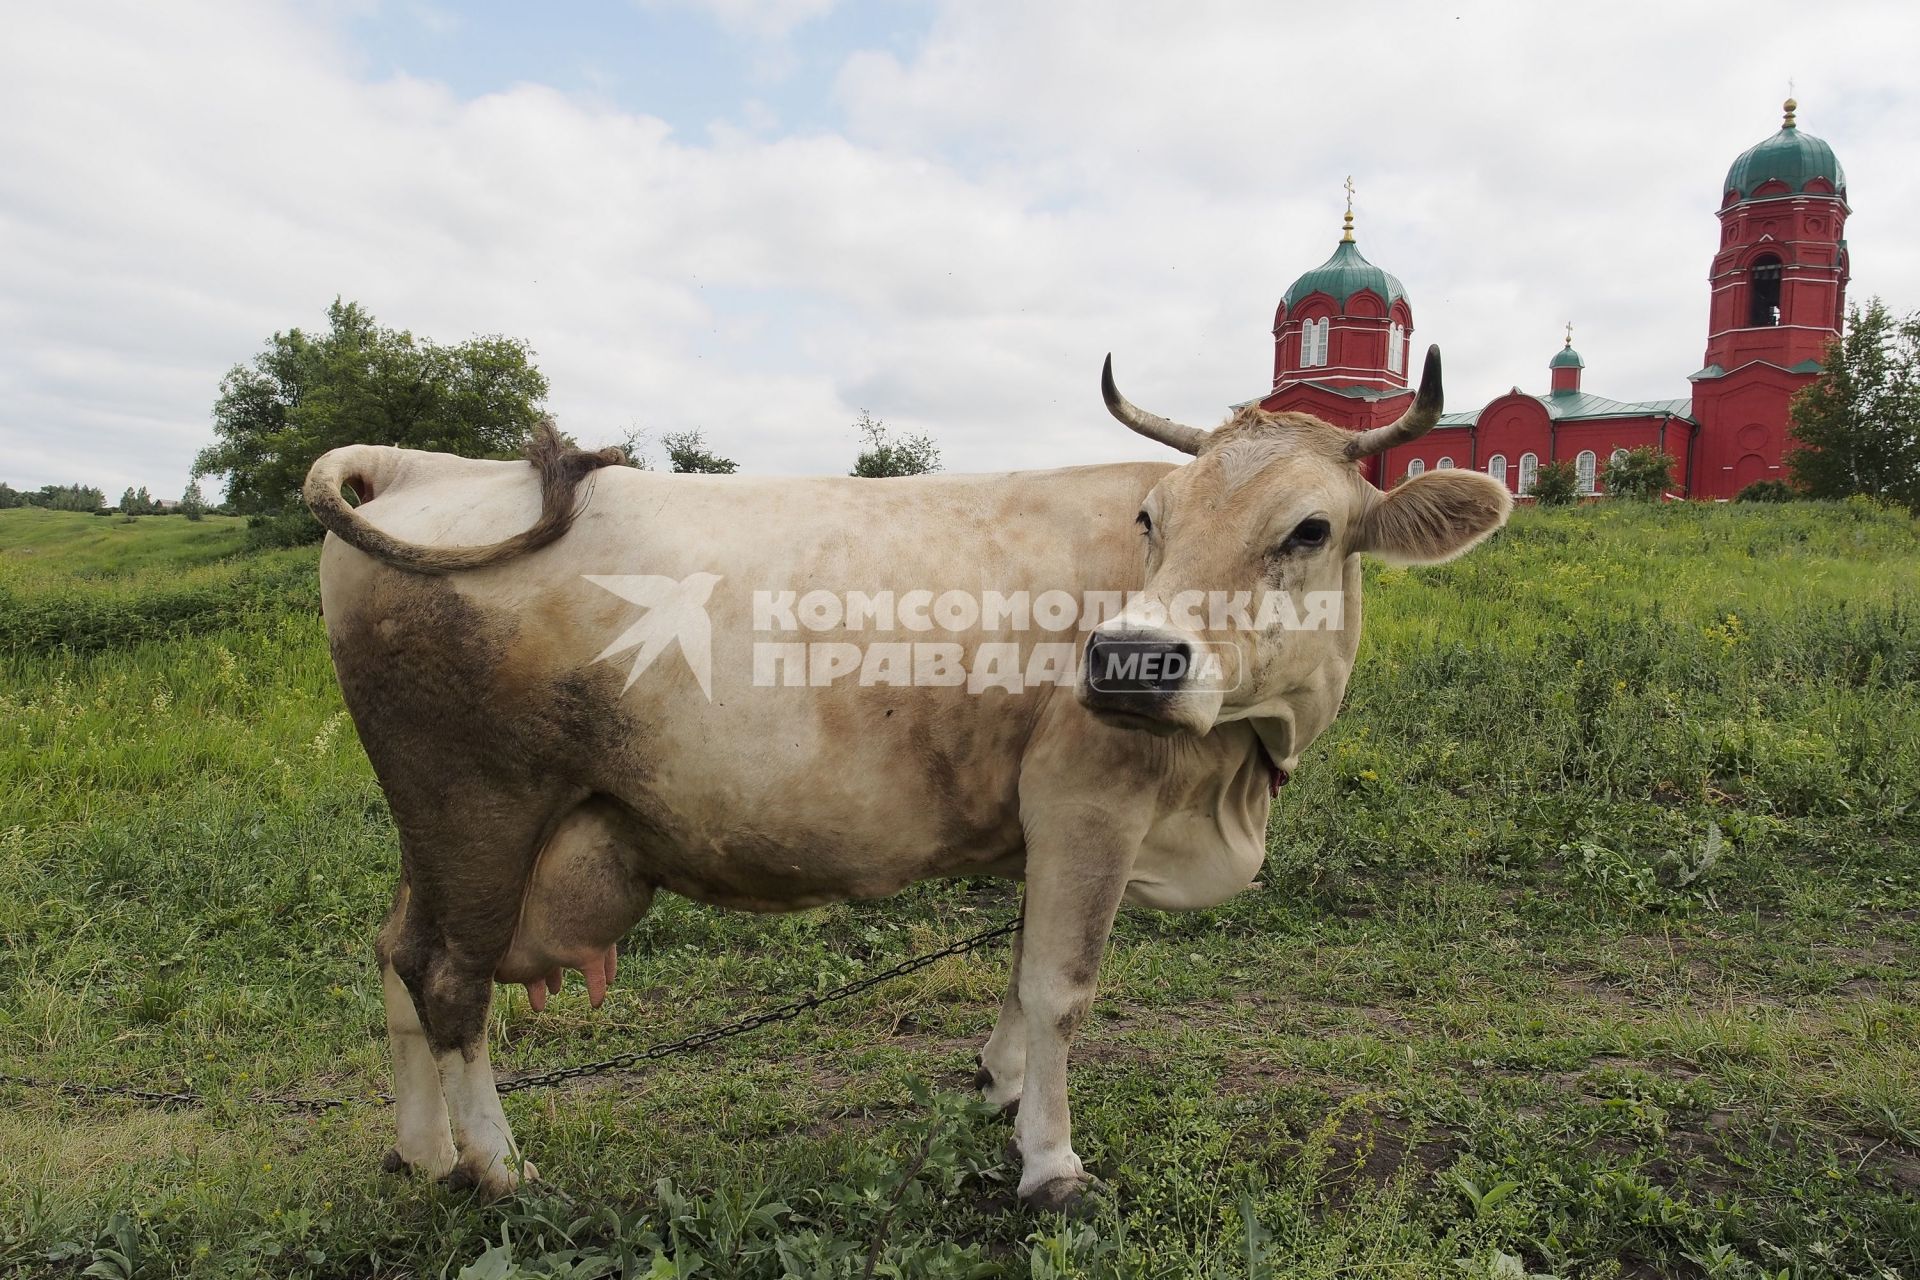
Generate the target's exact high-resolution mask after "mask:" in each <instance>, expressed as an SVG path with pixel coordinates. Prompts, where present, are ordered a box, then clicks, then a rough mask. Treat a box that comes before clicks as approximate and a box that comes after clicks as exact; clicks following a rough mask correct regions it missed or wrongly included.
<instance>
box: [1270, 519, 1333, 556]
mask: <svg viewBox="0 0 1920 1280" xmlns="http://www.w3.org/2000/svg"><path fill="white" fill-rule="evenodd" d="M1332 530H1333V526H1332V525H1330V524H1328V523H1327V522H1326V521H1325V520H1322V519H1321V518H1320V517H1319V516H1309V517H1308V518H1307V519H1305V520H1302V521H1301V522H1300V523H1299V524H1297V525H1295V526H1293V532H1292V533H1290V534H1288V535H1287V540H1286V541H1285V542H1283V543H1281V544H1280V549H1281V550H1282V551H1311V550H1313V549H1314V548H1316V547H1324V546H1326V545H1327V535H1328V534H1329V533H1331V532H1332Z"/></svg>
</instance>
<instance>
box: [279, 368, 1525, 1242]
mask: <svg viewBox="0 0 1920 1280" xmlns="http://www.w3.org/2000/svg"><path fill="white" fill-rule="evenodd" d="M1104 390H1105V392H1106V396H1107V403H1108V406H1109V408H1110V409H1111V410H1112V411H1113V412H1114V414H1115V415H1116V416H1117V417H1119V418H1120V420H1121V421H1123V422H1125V423H1126V424H1127V425H1128V426H1130V427H1132V428H1133V429H1134V430H1136V431H1139V432H1141V433H1143V434H1146V435H1149V436H1152V437H1153V438H1155V439H1158V440H1161V441H1163V442H1165V443H1167V444H1169V445H1172V446H1173V447H1175V448H1177V449H1180V450H1181V451H1183V452H1185V453H1187V454H1191V455H1193V457H1192V460H1191V461H1189V462H1187V463H1186V464H1185V465H1178V466H1176V465H1172V464H1155V463H1128V464H1116V465H1105V466H1089V467H1075V468H1069V469H1065V470H1058V471H1037V472H1016V473H1011V474H1000V475H936V476H923V477H915V478H911V479H902V480H885V481H875V480H860V479H850V478H849V479H756V478H749V477H735V476H679V475H657V474H652V473H648V472H643V471H637V470H632V469H628V468H623V467H610V468H609V467H607V464H608V463H610V462H613V461H617V460H618V456H617V454H615V453H613V452H612V451H605V452H602V453H600V454H587V453H582V452H580V451H577V450H572V449H569V448H567V447H565V446H564V445H562V444H561V443H560V442H559V440H558V439H557V437H555V436H554V435H553V434H552V433H551V431H550V430H549V431H546V432H543V434H542V435H541V437H540V438H539V439H538V440H537V441H536V442H535V446H534V449H533V451H532V455H531V461H532V463H533V465H532V466H531V467H529V466H528V465H527V464H525V463H509V462H483V461H473V460H469V459H464V458H456V457H449V456H445V455H441V454H432V453H417V452H410V451H406V450H400V449H390V448H384V447H378V446H368V445H356V446H352V447H349V448H345V449H337V450H335V451H333V452H332V453H329V454H327V455H326V456H325V457H323V458H321V459H320V460H319V462H317V463H316V464H315V465H314V467H313V470H312V473H311V474H310V475H309V477H308V480H307V486H306V497H307V501H308V502H309V504H310V505H311V506H312V508H313V510H314V513H315V514H316V515H317V516H318V517H319V518H320V520H321V521H322V523H324V524H325V525H326V526H327V528H328V529H329V530H330V531H331V533H332V536H331V537H329V538H328V539H327V545H326V548H325V552H324V554H323V556H322V559H321V587H322V598H323V601H324V605H325V611H326V622H327V631H328V637H329V639H330V641H331V645H332V650H333V658H334V665H335V667H336V669H337V671H338V673H339V678H340V685H341V689H342V691H343V692H344V694H345V696H346V702H347V706H348V708H349V709H350V710H351V712H352V714H353V719H354V724H355V726H356V727H357V728H358V730H359V733H360V738H361V741H362V742H363V743H364V744H365V746H366V750H367V754H368V756H369V757H370V758H371V759H372V761H373V765H374V768H375V770H376V771H377V772H378V774H379V778H380V783H381V786H382V788H383V789H384V790H385V792H386V796H387V799H388V801H389V803H390V805H391V807H392V810H393V817H394V822H395V825H396V827H397V828H398V830H399V833H400V843H401V876H400V884H399V888H398V891H397V893H396V895H395V899H394V906H393V910H392V912H391V914H390V915H389V917H388V920H387V922H386V926H385V928H384V929H383V930H382V932H381V934H380V941H379V947H378V954H379V959H380V964H381V972H382V976H383V979H384V982H385V987H386V1006H387V1022H388V1029H389V1032H390V1033H391V1037H392V1042H393V1055H394V1074H395V1100H396V1103H397V1107H396V1110H397V1115H398V1129H399V1134H398V1140H397V1142H396V1144H395V1147H394V1149H393V1151H392V1152H390V1153H389V1155H388V1167H389V1168H390V1169H396V1170H397V1169H404V1168H412V1169H417V1170H420V1171H422V1172H424V1173H426V1174H428V1175H430V1176H433V1177H449V1176H451V1177H453V1178H455V1179H457V1180H460V1181H463V1182H467V1183H471V1184H473V1185H475V1186H477V1187H478V1188H480V1189H481V1190H482V1191H483V1192H484V1193H487V1194H490V1195H494V1194H501V1193H504V1192H507V1191H509V1190H511V1189H512V1188H513V1187H514V1186H516V1184H517V1183H518V1182H519V1180H520V1179H521V1178H523V1177H526V1176H530V1175H531V1173H532V1166H531V1165H530V1164H529V1163H527V1162H526V1161H525V1160H523V1159H522V1157H521V1155H520V1153H519V1151H518V1149H517V1148H516V1146H515V1144H514V1140H513V1138H512V1135H511V1133H510V1131H509V1129H508V1126H507V1120H506V1116H505V1115H504V1114H503V1113H502V1111H501V1107H500V1102H499V1098H498V1096H497V1095H496V1093H495V1091H494V1084H493V1073H492V1068H491V1066H490V1065H489V1063H488V1058H487V1039H486V1034H485V1031H486V1025H487V1016H488V1010H489V1007H490V1003H491V1000H492V991H493V984H494V983H495V982H496V981H499V982H524V983H526V984H527V985H528V990H529V992H530V993H531V994H532V995H533V997H534V1002H535V1004H536V1006H538V1005H539V1004H541V1003H543V1002H544V999H545V998H546V995H547V993H548V992H549V990H552V989H557V988H558V987H559V984H560V971H561V970H563V969H565V968H574V969H578V970H580V971H582V972H583V973H584V974H585V975H586V980H587V985H588V989H589V992H590V994H591V996H592V998H593V1000H594V1002H595V1003H596V1004H598V1002H599V1000H600V997H601V995H602V994H603V992H604V990H605V986H606V983H607V982H608V981H610V980H611V978H612V977H613V969H614V959H615V954H616V953H615V944H616V943H617V941H618V940H619V939H620V937H621V936H622V935H623V934H624V933H626V932H627V930H628V929H630V928H631V927H632V926H633V925H634V923H635V922H636V921H638V920H639V919H640V917H641V916H642V914H644V913H645V911H646V909H647V906H648V904H649V902H650V901H651V899H652V897H653V895H654V893H655V892H656V891H659V890H666V891H668V892H672V893H678V894H682V895H684V896H686V897H690V898H694V899H697V900H699V901H702V902H708V903H713V904H716V905H720V906H726V907H734V908H738V909H741V910H748V911H788V910H793V909H796V908H800V907H806V906H813V905H816V904H820V903H828V902H837V901H843V900H846V899H851V898H872V897H880V896H884V895H887V894H891V893H893V892H895V891H896V890H898V889H900V888H902V887H903V886H905V885H908V884H911V883H913V882H915V881H917V880H923V879H928V878H933V877H941V876H960V875H980V874H997V875H1005V876H1009V877H1014V878H1020V879H1024V881H1025V886H1026V888H1025V919H1026V924H1025V929H1024V931H1023V934H1022V936H1021V937H1020V940H1019V942H1018V944H1017V946H1016V948H1015V951H1014V961H1013V975H1012V980H1011V981H1010V982H1009V984H1008V988H1007V994H1006V997H1005V999H1004V1001H1003V1002H1002V1005H1001V1009H1000V1017H999V1021H998V1023H997V1025H996V1026H995V1028H994V1030H993V1034H992V1036H991V1038H990V1039H988V1041H987V1043H986V1045H985V1047H984V1049H983V1051H982V1054H981V1072H980V1083H981V1086H982V1087H983V1088H984V1090H985V1091H986V1096H987V1097H988V1099H990V1100H991V1101H994V1102H997V1103H1001V1104H1005V1105H1007V1106H1012V1105H1013V1104H1015V1103H1018V1104H1019V1106H1018V1113H1017V1117H1016V1121H1015V1135H1016V1138H1017V1141H1018V1147H1019V1151H1020V1154H1021V1158H1022V1165H1023V1169H1022V1175H1021V1179H1020V1195H1021V1196H1022V1198H1023V1199H1024V1200H1026V1201H1027V1202H1029V1203H1031V1204H1034V1205H1038V1206H1041V1207H1046V1208H1060V1207H1067V1206H1070V1205H1072V1204H1073V1203H1074V1202H1075V1201H1076V1200H1077V1199H1078V1197H1079V1196H1080V1194H1081V1193H1082V1191H1083V1189H1084V1187H1085V1186H1086V1183H1087V1175H1086V1173H1085V1171H1084V1170H1083V1168H1082V1166H1081V1162H1080V1159H1079V1157H1078V1156H1077V1155H1075V1154H1074V1150H1073V1146H1072V1143H1071V1138H1070V1131H1069V1122H1068V1112H1067V1051H1068V1045H1069V1042H1070V1041H1071V1039H1072V1036H1073V1033H1074V1030H1075V1028H1076V1026H1077V1025H1078V1024H1079V1022H1080V1021H1081V1019H1082V1018H1083V1017H1084V1016H1085V1014H1086V1011H1087V1008H1088V1006H1089V1004H1090V1002H1091V1001H1092V999H1093V992H1094V980H1095V976H1096V974H1097V973H1098V971H1099V967H1100V959H1101V955H1102V952H1103V949H1104V947H1105V945H1106V939H1107V935H1108V931H1109V928H1110V926H1111V924H1112V921H1113V918H1114V913H1115V911H1116V910H1117V909H1118V907H1119V905H1120V903H1121V901H1122V900H1123V899H1124V900H1128V901H1133V902H1137V903H1140V904H1143V905H1147V906H1152V907H1159V908H1162V909H1166V910H1184V909H1191V908H1197V907H1206V906H1211V905H1213V904H1215V903H1218V902H1220V901H1222V900H1224V899H1225V898H1227V897H1229V896H1230V895H1232V894H1234V893H1235V892H1237V891H1238V890H1240V889H1241V888H1243V887H1245V886H1246V885H1247V883H1248V882H1249V881H1251V880H1252V879H1253V877H1254V875H1255V874H1256V872H1257V870H1258V868H1259V866H1260V864H1261V860H1262V858H1263V856H1264V853H1265V832H1266V826H1267V813H1268V804H1269V795H1270V789H1271V788H1272V787H1274V786H1277V784H1278V781H1279V780H1282V779H1284V777H1285V775H1286V773H1287V771H1289V770H1292V769H1293V768H1295V767H1296V766H1297V764H1298V761H1299V757H1300V753H1301V752H1302V751H1303V750H1304V749H1305V748H1306V746H1307V745H1308V744H1309V743H1311V742H1312V741H1313V739H1314V738H1315V737H1317V736H1318V735H1319V734H1320V732H1321V731H1322V730H1324V729H1325V728H1326V727H1327V725H1328V723H1329V722H1330V721H1331V720H1332V719H1333V717H1334V714H1335V712H1336V711H1337V709H1338V707H1339V705H1340V700H1341V697H1342V695H1343V693H1344V691H1345V689H1346V684H1347V677H1348V674H1349V672H1350V671H1351V669H1352V665H1353V657H1354V650H1355V646H1356V645H1357V643H1358V641H1359V634H1360V556H1361V555H1362V554H1374V555H1379V556H1384V557H1387V558H1390V559H1393V560H1397V561H1401V562H1420V563H1426V562H1433V561H1438V560H1444V559H1446V558H1448V557H1450V556H1453V555H1457V554H1458V553H1460V552H1462V551H1464V550H1466V549H1467V548H1468V547H1470V546H1472V545H1473V544H1474V543H1476V542H1478V541H1479V540H1480V539H1482V538H1484V537H1486V536H1487V535H1488V534H1489V533H1491V532H1492V531H1493V530H1494V529H1496V528H1497V527H1499V525H1500V524H1501V523H1502V522H1503V521H1504V520H1505V518H1506V515H1507V512H1508V509H1509V505H1510V504H1509V500H1508V497H1507V494H1506V492H1505V490H1504V488H1503V487H1502V486H1500V485H1498V484H1496V483H1495V482H1493V481H1491V480H1489V479H1488V478H1487V477H1485V476H1482V475H1477V474H1474V473H1473V472H1470V471H1464V470H1453V471H1440V472H1433V473H1429V474H1427V475H1425V476H1422V477H1420V478H1418V479H1416V480H1413V481H1410V482H1409V483H1406V484H1404V485H1402V486H1400V487H1399V488H1397V489H1395V490H1394V491H1392V492H1391V493H1382V492H1380V491H1379V490H1377V489H1375V488H1374V487H1373V486H1372V485H1370V484H1369V483H1367V481H1366V480H1365V479H1364V478H1362V476H1361V474H1360V470H1359V467H1358V466H1357V465H1356V463H1357V460H1358V459H1360V458H1363V457H1365V456H1367V455H1368V454H1371V453H1375V452H1378V451H1379V450H1380V449H1381V448H1384V447H1385V446H1386V445H1388V444H1391V443H1395V442H1398V441H1401V440H1406V439H1411V438H1413V437H1414V436H1416V435H1418V434H1420V433H1421V432H1422V431H1424V430H1426V429H1428V428H1429V427H1430V426H1431V425H1432V423H1433V421H1434V419H1435V418H1436V417H1437V416H1438V414H1439V411H1440V390H1439V361H1438V355H1437V352H1434V353H1430V354H1429V356H1428V364H1427V369H1426V374H1425V376H1424V378H1423V379H1422V382H1421V389H1420V394H1419V397H1418V399H1417V401H1416V403H1415V405H1414V406H1413V407H1412V408H1411V409H1410V410H1409V411H1408V413H1407V414H1406V415H1405V416H1404V417H1403V418H1402V419H1401V420H1400V421H1399V422H1396V423H1394V424H1393V425H1392V426H1389V427H1383V428H1379V429H1376V430H1374V431H1370V432H1365V433H1353V432H1349V431H1345V430H1342V429H1340V428H1337V427H1333V426H1330V425H1328V424H1326V423H1324V422H1321V421H1319V420H1318V419H1315V418H1310V417H1306V416H1304V415H1299V414H1269V413H1264V412H1260V411H1258V410H1251V409H1249V410H1242V411H1240V412H1239V413H1237V414H1236V415H1235V416H1234V417H1232V418H1231V419H1230V420H1229V421H1228V422H1226V423H1225V424H1224V425H1223V426H1222V427H1220V428H1219V429H1217V430H1215V431H1213V432H1205V431H1200V430H1196V429H1194V428H1190V427H1183V426H1180V425H1178V424H1175V423H1171V422H1168V421H1166V420H1165V419H1162V418H1158V417H1155V416H1154V415H1152V414H1147V413H1144V412H1142V411H1140V410H1138V409H1136V408H1134V407H1133V406H1132V405H1130V404H1128V403H1127V402H1126V401H1125V400H1124V399H1122V398H1121V397H1120V395H1119V393H1118V392H1117V391H1116V390H1114V388H1113V384H1112V379H1111V373H1110V371H1109V373H1108V375H1107V377H1106V379H1105V384H1104ZM589 478H590V481H589ZM583 482H588V484H583ZM589 485H590V491H589ZM343 487H347V488H351V489H352V490H353V491H355V493H356V495H357V497H358V498H359V499H360V501H359V505H357V506H349V505H348V504H347V503H346V502H344V501H343V500H342V489H343ZM522 529H523V530H525V532H523V533H517V534H512V535H511V536H506V537H505V538H504V540H501V539H502V536H503V535H504V534H508V533H510V531H513V530H522ZM809 592H816V593H824V594H816V595H813V596H809V595H808V594H807V593H809ZM856 593H857V594H856ZM1049 593H1054V594H1051V595H1050V594H1049ZM969 596H972V597H973V598H975V600H976V603H977V602H978V601H980V600H981V599H984V600H985V601H986V603H987V605H988V606H989V607H984V608H980V609H977V610H972V611H970V610H969V609H968V608H967V607H966V600H967V598H968V597H969ZM1192 598H1201V599H1205V600H1211V601H1215V602H1220V601H1224V602H1225V607H1224V609H1223V610H1222V609H1217V608H1209V607H1206V606H1204V605H1203V606H1201V607H1199V608H1197V609H1196V608H1194V607H1191V606H1192ZM1276 598H1277V599H1279V600H1280V601H1281V602H1282V606H1283V607H1281V608H1278V609H1270V608H1266V607H1264V605H1265V603H1266V602H1268V601H1271V600H1272V599H1276ZM1063 599H1065V600H1067V601H1070V602H1077V603H1080V604H1084V603H1085V602H1087V601H1089V600H1104V601H1108V602H1110V603H1111V602H1122V603H1124V608H1121V609H1119V610H1118V611H1117V612H1116V611H1114V610H1111V609H1109V610H1106V611H1104V612H1103V613H1102V615H1101V616H1099V617H1098V618H1097V619H1095V618H1090V617H1088V616H1086V615H1085V613H1084V612H1082V613H1081V614H1080V615H1079V616H1078V617H1070V618H1069V620H1068V621H1067V622H1066V623H1065V624H1061V623H1060V618H1059V616H1058V614H1059V608H1058V606H1059V604H1060V601H1061V600H1063ZM876 601H885V602H888V607H889V609H890V610H891V611H892V613H893V616H892V617H891V618H888V617H885V616H877V615H880V614H881V609H880V607H879V606H878V605H877V604H876V603H875V602H876ZM1010 601H1011V602H1015V603H1013V604H1009V603H1008V602H1010ZM1020 601H1026V602H1028V603H1029V606H1030V607H1029V608H1028V609H1027V611H1026V616H1025V617H1022V616H1020V614H1019V609H1018V602H1020ZM1301 602H1305V605H1304V606H1303V605H1302V603H1301ZM849 614H852V615H855V616H849ZM1302 616H1306V617H1308V618H1309V619H1310V622H1309V625H1304V626H1303V625H1302V622H1301V619H1302ZM1096 621H1097V625H1093V624H1094V623H1095V622H1096ZM1056 627H1057V629H1055V628H1056ZM1063 651H1064V653H1065V655H1066V657H1067V658H1068V661H1066V662H1065V663H1061V662H1059V661H1058V659H1059V658H1060V657H1061V655H1062V652H1063ZM1043 658H1044V661H1043V660H1042V659H1043ZM850 664H852V665H850ZM1036 665H1037V666H1038V667H1039V668H1040V672H1039V674H1038V676H1037V678H1036V676H1035V670H1034V668H1035V666H1036ZM956 671H957V672H959V675H960V678H959V682H958V683H954V679H955V672H956ZM1062 671H1064V672H1065V673H1067V674H1066V675H1064V676H1062V675H1061V673H1062ZM1013 677H1018V678H1013ZM1050 677H1059V678H1050Z"/></svg>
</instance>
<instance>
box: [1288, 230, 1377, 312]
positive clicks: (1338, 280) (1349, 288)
mask: <svg viewBox="0 0 1920 1280" xmlns="http://www.w3.org/2000/svg"><path fill="white" fill-rule="evenodd" d="M1363 289H1371V290H1373V292H1375V293H1377V294H1379V295H1380V297H1381V298H1382V299H1383V300H1384V301H1385V302H1386V304H1387V305H1388V306H1389V307H1391V306H1392V305H1393V304H1394V301H1395V300H1396V299H1404V298H1405V297H1406V296H1407V287H1406V286H1405V285H1403V284H1401V283H1400V281H1399V280H1398V279H1397V278H1396V277H1395V276H1393V275H1392V274H1391V273H1389V272H1386V271H1382V270H1381V269H1380V268H1379V267H1376V266H1374V265H1373V264H1372V263H1371V262H1368V261H1367V260H1366V259H1365V258H1363V257H1362V256H1361V255H1360V246H1359V245H1357V244H1355V243H1354V242H1353V241H1352V240H1351V239H1346V240H1342V241H1341V242H1340V243H1339V244H1337V245H1335V246H1334V249H1333V256H1332V257H1331V258H1328V259H1327V260H1326V261H1325V262H1323V263H1321V264H1320V265H1319V266H1317V267H1315V268H1314V269H1313V270H1311V271H1309V272H1307V274H1305V275H1303V276H1301V277H1300V278H1299V279H1298V280H1295V281H1294V282H1293V284H1292V285H1291V286H1289V287H1288V289H1287V293H1286V298H1285V299H1284V300H1285V302H1286V304H1287V307H1288V309H1289V310H1291V309H1292V308H1293V307H1295V306H1297V305H1298V304H1299V302H1300V300H1301V299H1302V298H1305V297H1307V296H1308V295H1309V294H1315V293H1324V294H1326V295H1328V296H1329V297H1331V298H1332V299H1333V300H1334V301H1335V302H1336V303H1338V304H1339V305H1341V306H1343V307H1344V306H1346V305H1347V299H1348V298H1351V297H1352V296H1353V295H1354V294H1356V293H1359V292H1360V291H1361V290H1363Z"/></svg>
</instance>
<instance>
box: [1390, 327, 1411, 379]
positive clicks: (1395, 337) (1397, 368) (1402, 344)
mask: <svg viewBox="0 0 1920 1280" xmlns="http://www.w3.org/2000/svg"><path fill="white" fill-rule="evenodd" d="M1406 367H1407V331H1406V330H1405V329H1402V328H1401V327H1400V322H1399V321H1398V320H1396V321H1394V322H1393V323H1392V324H1390V325H1388V326H1387V372H1389V373H1399V372H1401V371H1402V370H1403V369H1405V368H1406Z"/></svg>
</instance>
